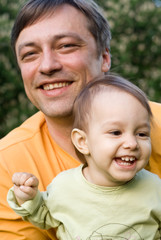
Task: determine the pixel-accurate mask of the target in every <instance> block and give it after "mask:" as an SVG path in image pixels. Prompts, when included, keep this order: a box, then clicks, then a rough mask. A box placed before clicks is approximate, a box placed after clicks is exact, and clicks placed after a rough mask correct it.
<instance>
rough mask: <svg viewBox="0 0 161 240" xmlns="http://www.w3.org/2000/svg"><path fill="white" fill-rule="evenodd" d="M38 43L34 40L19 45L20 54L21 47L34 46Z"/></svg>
mask: <svg viewBox="0 0 161 240" xmlns="http://www.w3.org/2000/svg"><path fill="white" fill-rule="evenodd" d="M34 46H36V44H35V43H34V42H24V43H22V44H20V45H19V46H18V55H20V52H21V49H22V48H24V47H34Z"/></svg>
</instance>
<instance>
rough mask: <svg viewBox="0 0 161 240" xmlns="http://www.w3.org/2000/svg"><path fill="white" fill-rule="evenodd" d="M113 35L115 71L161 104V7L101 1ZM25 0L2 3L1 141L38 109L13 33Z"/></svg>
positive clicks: (137, 1) (144, 1)
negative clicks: (15, 53)
mask: <svg viewBox="0 0 161 240" xmlns="http://www.w3.org/2000/svg"><path fill="white" fill-rule="evenodd" d="M97 2H98V4H100V5H101V6H102V7H103V8H104V13H105V15H106V16H107V18H108V20H109V23H110V26H111V32H112V41H111V54H112V66H111V71H112V72H117V73H119V74H121V75H122V76H124V77H125V78H128V79H129V80H131V81H133V82H134V83H135V84H137V85H138V86H139V87H141V88H142V89H143V90H144V91H145V92H146V93H147V95H148V97H149V99H151V100H154V101H158V102H161V67H160V64H161V7H160V8H157V7H156V6H155V5H154V2H153V1H152V0H142V1H140V0H130V1H129V0H106V1H105V0H97ZM22 4H23V1H22V0H1V1H0V84H1V88H0V106H1V107H0V123H1V124H0V137H3V136H4V135H5V134H7V133H8V132H9V131H10V130H11V129H12V128H14V127H16V126H18V125H19V124H20V123H22V122H23V121H24V120H25V119H26V118H27V117H29V116H30V115H32V114H33V113H34V112H35V111H36V109H35V108H34V107H33V106H32V104H31V103H30V102H29V100H28V99H27V97H26V95H25V92H24V88H23V83H22V80H21V76H20V73H19V69H18V67H17V64H16V60H15V57H14V56H13V53H12V51H11V48H10V31H11V27H12V25H13V21H14V19H15V15H16V13H17V11H18V9H19V7H20V5H22Z"/></svg>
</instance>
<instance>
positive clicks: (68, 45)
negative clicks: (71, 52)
mask: <svg viewBox="0 0 161 240" xmlns="http://www.w3.org/2000/svg"><path fill="white" fill-rule="evenodd" d="M73 47H77V45H76V44H73V43H68V44H64V45H62V48H73Z"/></svg>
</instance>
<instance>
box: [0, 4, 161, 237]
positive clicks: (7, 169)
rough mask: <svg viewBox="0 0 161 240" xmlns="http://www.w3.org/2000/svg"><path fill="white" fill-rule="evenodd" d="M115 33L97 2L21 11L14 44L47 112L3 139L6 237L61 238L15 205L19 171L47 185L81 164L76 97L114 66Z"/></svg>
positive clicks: (158, 146)
mask: <svg viewBox="0 0 161 240" xmlns="http://www.w3.org/2000/svg"><path fill="white" fill-rule="evenodd" d="M110 38H111V35H110V29H109V25H108V22H107V21H106V19H105V18H104V17H103V16H102V14H101V12H100V10H99V8H98V6H97V5H96V4H95V3H94V2H93V1H89V0H71V1H69V0H59V1H56V0H52V1H51V0H43V1H41V0H30V1H28V2H27V3H26V4H25V5H24V7H23V8H22V9H21V10H20V12H19V14H18V16H17V18H16V21H15V24H14V26H13V29H12V39H11V42H12V47H13V49H14V51H15V55H16V58H17V62H18V65H19V68H20V71H21V75H22V79H23V82H24V87H25V91H26V94H27V96H28V98H29V99H30V101H31V102H32V103H33V104H34V105H35V106H36V107H37V108H38V109H39V110H40V111H39V112H38V113H37V114H35V115H34V116H32V117H31V118H29V119H28V120H27V121H25V122H24V123H23V124H22V125H21V126H20V127H18V128H17V129H14V130H13V131H11V132H10V133H9V134H8V135H7V136H6V137H5V138H3V139H2V140H1V143H0V150H1V153H0V192H1V197H0V239H3V240H5V239H7V240H8V239H10V240H12V239H14V240H15V239H16V240H20V239H23V240H31V239H34V240H40V239H41V240H47V239H56V238H55V233H54V231H52V230H50V231H48V232H45V231H42V230H39V229H37V228H35V227H34V226H32V225H31V224H30V223H26V222H23V221H22V220H21V218H20V217H19V216H18V215H16V214H15V213H14V212H13V211H12V210H11V209H10V208H9V206H8V204H7V201H6V196H7V191H8V189H9V188H10V187H11V186H12V181H11V176H12V175H13V173H14V172H18V171H20V172H23V171H27V172H31V173H32V174H34V175H36V176H37V177H38V178H39V179H40V190H42V191H43V190H45V188H46V186H47V185H48V184H49V182H51V180H52V179H53V177H55V176H56V175H57V174H58V173H59V172H61V171H63V170H66V169H69V168H72V167H76V166H78V165H79V164H80V162H79V160H80V158H81V156H79V155H77V153H76V152H75V149H74V147H73V144H72V142H71V138H70V135H71V130H72V124H73V116H72V108H73V102H74V100H75V98H76V96H77V95H78V93H79V92H80V90H81V89H82V88H83V87H84V86H85V85H86V84H87V83H88V82H89V81H91V80H92V79H93V78H96V77H98V76H103V75H104V74H105V73H106V72H108V71H109V69H110V65H111V62H110V61H111V60H110V53H109V49H110ZM151 106H152V110H153V114H154V124H153V128H152V147H153V151H152V157H151V162H150V168H151V169H150V170H151V171H153V172H155V171H158V172H157V173H158V174H159V172H160V173H161V170H159V167H158V164H157V162H159V161H161V153H160V151H161V137H160V136H161V129H160V123H159V121H160V122H161V120H160V116H161V106H160V105H159V104H156V103H151ZM155 117H156V119H155ZM154 157H155V162H154ZM153 166H154V168H153ZM160 169H161V167H160Z"/></svg>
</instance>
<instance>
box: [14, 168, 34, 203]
mask: <svg viewBox="0 0 161 240" xmlns="http://www.w3.org/2000/svg"><path fill="white" fill-rule="evenodd" d="M12 182H13V184H14V194H15V197H16V200H17V202H18V204H19V205H21V204H23V203H24V202H25V201H28V200H31V199H33V198H34V197H35V196H36V193H37V190H38V185H39V180H38V179H37V178H36V177H35V176H34V175H32V174H30V173H25V172H18V173H15V174H14V175H13V177H12Z"/></svg>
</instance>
